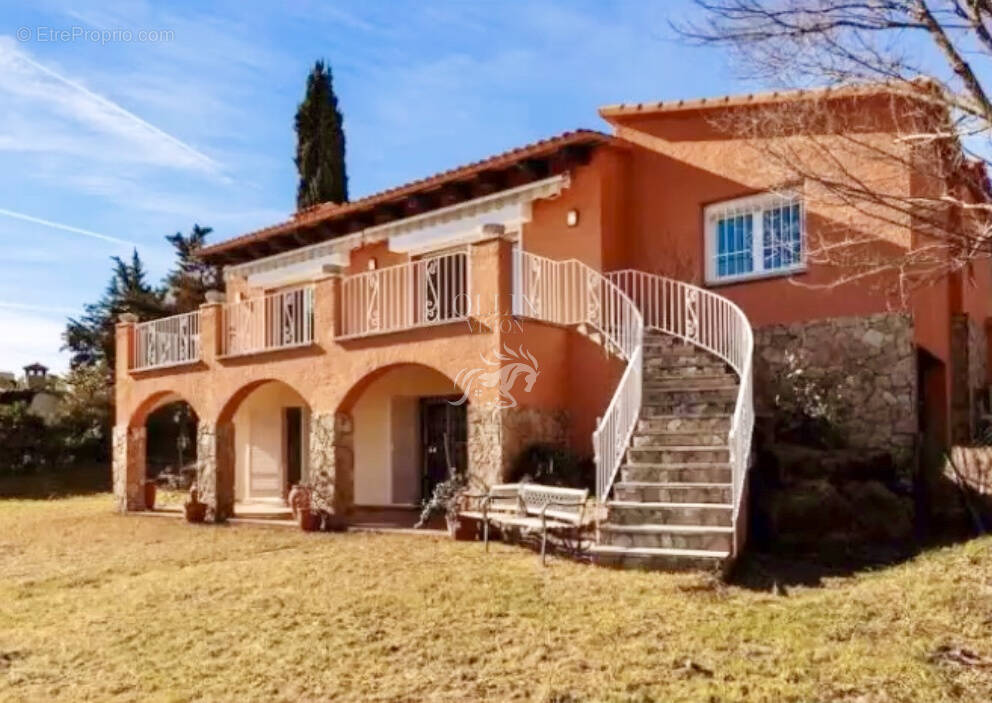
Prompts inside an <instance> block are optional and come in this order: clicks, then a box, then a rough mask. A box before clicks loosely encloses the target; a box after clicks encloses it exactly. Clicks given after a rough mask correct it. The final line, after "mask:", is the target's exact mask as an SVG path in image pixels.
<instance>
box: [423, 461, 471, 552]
mask: <svg viewBox="0 0 992 703" xmlns="http://www.w3.org/2000/svg"><path fill="white" fill-rule="evenodd" d="M467 493H468V481H466V479H465V476H464V475H463V474H459V473H452V475H451V476H449V478H447V479H446V480H444V481H441V483H439V484H437V485H436V486H434V492H433V493H431V497H430V498H428V499H427V500H426V501H424V506H423V509H422V510H421V511H420V520H418V521H417V524H416V525H415V527H423V526H424V525H426V524H427V522H428V520H430V519H431V517H432V516H433V515H434V514H435V513H440V512H443V513H444V519H445V522H446V523H447V525H448V534H449V535H451V537H452V538H453V539H456V540H459V541H470V540H474V539H475V537H476V532H477V529H476V528H477V525H476V524H475V522H474V521H472V520H466V519H464V518H461V517H459V515H458V513H459V511H461V509H462V508H463V507H464V504H465V497H466V494H467Z"/></svg>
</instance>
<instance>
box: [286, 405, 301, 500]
mask: <svg viewBox="0 0 992 703" xmlns="http://www.w3.org/2000/svg"><path fill="white" fill-rule="evenodd" d="M284 412H285V414H286V419H285V426H286V485H285V486H283V492H284V495H289V489H290V487H292V486H295V485H296V484H298V483H299V482H300V480H301V479H302V478H303V408H285V409H284Z"/></svg>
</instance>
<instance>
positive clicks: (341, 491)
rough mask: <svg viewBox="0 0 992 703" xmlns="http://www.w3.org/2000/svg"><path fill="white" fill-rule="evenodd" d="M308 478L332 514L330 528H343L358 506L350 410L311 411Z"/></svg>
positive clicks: (324, 506)
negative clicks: (345, 411)
mask: <svg viewBox="0 0 992 703" xmlns="http://www.w3.org/2000/svg"><path fill="white" fill-rule="evenodd" d="M307 480H308V481H309V483H310V484H311V485H312V486H313V487H314V489H315V491H316V493H317V495H318V496H319V497H320V499H321V500H322V502H323V503H325V505H323V506H322V507H323V509H324V510H325V511H326V512H327V513H328V514H329V515H330V518H329V520H330V525H329V527H331V528H343V527H344V526H345V525H346V524H347V523H348V518H349V516H350V515H351V512H352V509H353V507H354V505H355V448H354V427H353V425H352V420H351V416H350V415H348V414H347V413H311V414H310V465H309V467H308V473H307Z"/></svg>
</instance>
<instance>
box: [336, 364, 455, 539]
mask: <svg viewBox="0 0 992 703" xmlns="http://www.w3.org/2000/svg"><path fill="white" fill-rule="evenodd" d="M467 405H468V403H467V402H465V399H464V396H463V393H462V390H461V389H460V388H459V387H458V386H457V385H456V384H455V382H454V381H452V380H451V379H450V378H448V377H447V376H446V375H444V374H442V373H441V372H439V371H436V370H435V369H432V368H430V367H428V366H424V365H422V364H416V363H404V364H397V365H392V366H388V367H385V368H382V369H377V370H376V371H374V372H373V373H371V374H368V375H367V376H366V377H364V378H363V379H362V380H361V381H359V382H358V383H356V384H355V386H353V387H352V388H351V390H349V392H348V394H347V395H346V396H345V398H344V400H343V401H342V402H341V404H340V405H339V407H338V415H339V416H343V417H347V418H349V422H348V423H347V424H348V425H349V427H350V430H351V435H352V436H351V438H350V442H348V444H349V445H350V447H349V448H350V452H351V454H352V458H351V461H352V471H351V472H350V474H351V476H352V478H353V482H354V483H353V498H354V511H353V519H354V520H355V521H356V522H363V521H376V520H383V521H389V522H394V523H395V522H400V523H406V522H410V521H412V520H414V519H415V517H416V514H417V510H418V509H419V507H420V504H421V501H422V500H423V499H424V498H425V497H426V496H429V495H430V494H431V492H432V491H433V489H434V486H436V485H437V483H439V482H440V481H443V480H445V479H446V478H447V477H448V475H449V473H450V471H452V470H455V471H459V472H464V471H466V470H467V468H468V466H467V465H468V455H467V454H468V452H467V447H468V441H467V439H468V437H467V435H468V423H467V416H466V410H467Z"/></svg>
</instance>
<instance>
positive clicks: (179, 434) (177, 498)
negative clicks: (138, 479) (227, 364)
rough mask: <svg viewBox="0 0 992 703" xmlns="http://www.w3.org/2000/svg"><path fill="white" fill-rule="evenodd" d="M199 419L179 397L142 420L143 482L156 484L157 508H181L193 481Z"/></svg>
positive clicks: (148, 506)
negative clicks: (143, 444)
mask: <svg viewBox="0 0 992 703" xmlns="http://www.w3.org/2000/svg"><path fill="white" fill-rule="evenodd" d="M199 422H200V419H199V417H198V416H197V414H196V411H195V410H194V409H193V406H191V405H190V404H189V403H187V402H186V401H185V400H182V399H176V400H170V401H168V402H165V403H163V404H162V405H161V406H159V407H158V408H156V409H155V410H153V411H152V412H150V413H149V414H148V417H147V419H146V420H145V481H146V482H151V483H153V484H155V486H156V490H155V493H156V497H155V500H154V507H155V508H156V509H168V508H174V509H177V510H178V509H180V508H181V507H182V503H183V502H184V501H185V499H186V494H187V493H188V492H189V488H190V486H192V485H193V483H194V482H195V481H196V449H197V447H196V430H197V426H198V425H199ZM146 495H147V494H146ZM145 507H146V508H151V507H152V506H151V505H146V506H145Z"/></svg>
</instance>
